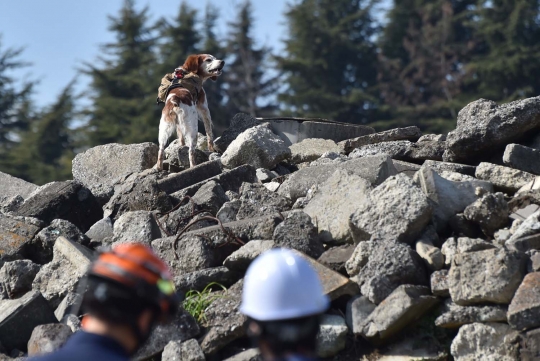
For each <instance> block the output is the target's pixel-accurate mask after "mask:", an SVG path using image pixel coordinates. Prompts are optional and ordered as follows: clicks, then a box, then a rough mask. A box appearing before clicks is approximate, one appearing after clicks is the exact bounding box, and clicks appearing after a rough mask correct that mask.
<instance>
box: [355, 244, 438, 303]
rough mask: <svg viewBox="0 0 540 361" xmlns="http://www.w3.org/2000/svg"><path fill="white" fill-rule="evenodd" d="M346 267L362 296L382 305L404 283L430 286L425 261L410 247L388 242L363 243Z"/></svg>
mask: <svg viewBox="0 0 540 361" xmlns="http://www.w3.org/2000/svg"><path fill="white" fill-rule="evenodd" d="M345 267H346V268H347V272H348V273H349V275H351V276H354V277H351V280H353V281H354V282H356V283H358V285H359V286H360V290H361V292H362V295H364V296H366V297H367V298H368V299H369V300H370V301H371V302H373V303H376V304H379V303H381V302H382V301H383V300H384V299H385V298H386V297H388V295H390V293H392V291H394V290H395V289H396V288H397V287H399V286H400V285H403V284H413V285H427V284H428V277H427V274H426V270H425V268H424V265H423V262H422V260H421V259H420V257H419V256H418V254H416V252H414V251H413V250H412V249H411V248H410V247H409V246H408V245H405V244H403V243H398V242H395V241H387V240H373V241H366V242H361V243H360V244H358V246H357V247H356V249H355V251H354V253H353V255H352V257H351V259H349V261H347V263H346V265H345Z"/></svg>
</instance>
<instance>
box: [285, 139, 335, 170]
mask: <svg viewBox="0 0 540 361" xmlns="http://www.w3.org/2000/svg"><path fill="white" fill-rule="evenodd" d="M289 149H290V150H291V162H292V163H293V164H298V163H303V162H311V161H314V160H316V159H318V158H320V157H321V155H323V154H324V153H326V152H335V153H339V151H340V148H339V147H338V145H337V144H336V143H335V142H334V141H333V140H328V139H319V138H310V139H304V140H302V141H301V142H299V143H296V144H293V145H291V146H290V147H289Z"/></svg>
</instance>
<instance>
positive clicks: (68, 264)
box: [32, 237, 94, 309]
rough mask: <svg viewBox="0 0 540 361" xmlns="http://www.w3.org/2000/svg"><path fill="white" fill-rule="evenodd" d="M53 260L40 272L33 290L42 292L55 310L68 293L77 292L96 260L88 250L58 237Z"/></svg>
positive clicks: (33, 284)
mask: <svg viewBox="0 0 540 361" xmlns="http://www.w3.org/2000/svg"><path fill="white" fill-rule="evenodd" d="M53 254H54V255H53V260H52V262H50V263H47V264H46V265H44V266H43V267H41V269H40V270H39V272H38V274H37V275H36V277H35V278H34V282H33V283H32V289H33V290H37V291H40V292H41V294H42V295H43V297H45V299H47V301H49V304H50V305H51V307H52V308H53V309H54V308H56V307H58V305H59V304H60V302H61V301H62V299H63V298H64V297H65V296H66V295H67V293H68V292H75V291H76V288H77V284H78V282H79V279H80V278H81V277H83V276H84V274H85V273H86V271H87V269H88V267H89V266H90V264H91V263H92V261H93V259H94V253H93V252H92V251H91V250H89V249H88V248H86V247H84V246H82V245H80V244H78V243H75V242H72V241H70V240H68V239H66V238H64V237H58V239H57V240H56V242H55V244H54V248H53Z"/></svg>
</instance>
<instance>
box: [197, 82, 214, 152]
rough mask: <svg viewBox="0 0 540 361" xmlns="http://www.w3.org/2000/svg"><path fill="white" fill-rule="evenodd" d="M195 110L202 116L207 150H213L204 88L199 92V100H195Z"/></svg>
mask: <svg viewBox="0 0 540 361" xmlns="http://www.w3.org/2000/svg"><path fill="white" fill-rule="evenodd" d="M197 112H198V113H199V115H200V117H201V118H202V121H203V124H204V130H205V131H206V139H207V140H208V150H209V151H211V152H215V150H214V133H213V132H212V117H211V116H210V109H208V103H207V101H206V94H205V93H204V90H202V91H201V93H200V94H199V101H198V102H197Z"/></svg>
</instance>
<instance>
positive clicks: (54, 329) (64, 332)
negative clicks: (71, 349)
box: [28, 323, 72, 356]
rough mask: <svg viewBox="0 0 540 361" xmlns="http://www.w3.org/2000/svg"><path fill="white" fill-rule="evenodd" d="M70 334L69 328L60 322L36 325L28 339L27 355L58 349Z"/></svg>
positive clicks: (42, 353) (36, 354)
mask: <svg viewBox="0 0 540 361" xmlns="http://www.w3.org/2000/svg"><path fill="white" fill-rule="evenodd" d="M71 334H72V332H71V329H70V328H69V327H68V326H66V325H64V324H61V323H49V324H45V325H39V326H37V327H36V328H34V330H33V331H32V335H31V336H30V340H28V356H39V355H44V354H47V353H51V352H53V351H56V350H58V349H59V348H60V347H62V346H63V345H64V343H66V341H67V339H68V338H69V337H70V336H71Z"/></svg>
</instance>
